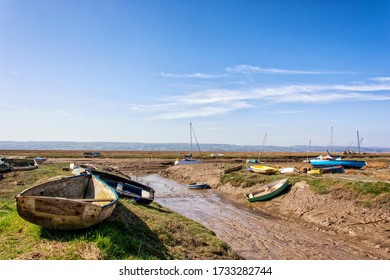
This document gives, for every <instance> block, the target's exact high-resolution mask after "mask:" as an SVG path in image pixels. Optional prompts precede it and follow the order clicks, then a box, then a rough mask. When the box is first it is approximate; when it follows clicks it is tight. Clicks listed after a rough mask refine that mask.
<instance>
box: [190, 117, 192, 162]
mask: <svg viewBox="0 0 390 280" xmlns="http://www.w3.org/2000/svg"><path fill="white" fill-rule="evenodd" d="M190 147H191V157H192V123H190Z"/></svg>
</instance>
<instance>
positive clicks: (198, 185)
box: [187, 182, 208, 189]
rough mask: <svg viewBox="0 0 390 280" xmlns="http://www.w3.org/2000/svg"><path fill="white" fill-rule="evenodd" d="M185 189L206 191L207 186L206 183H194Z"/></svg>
mask: <svg viewBox="0 0 390 280" xmlns="http://www.w3.org/2000/svg"><path fill="white" fill-rule="evenodd" d="M187 187H188V188H189V189H207V188H208V185H207V183H203V182H196V183H190V184H187Z"/></svg>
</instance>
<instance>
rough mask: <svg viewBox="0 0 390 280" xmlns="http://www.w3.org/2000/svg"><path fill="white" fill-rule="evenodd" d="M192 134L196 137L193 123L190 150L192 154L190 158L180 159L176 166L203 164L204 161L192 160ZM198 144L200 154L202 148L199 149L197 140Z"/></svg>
mask: <svg viewBox="0 0 390 280" xmlns="http://www.w3.org/2000/svg"><path fill="white" fill-rule="evenodd" d="M192 134H194V136H195V132H194V129H193V127H192V123H190V150H191V152H190V154H189V155H188V156H186V157H184V158H183V159H180V160H179V159H176V160H175V163H174V165H182V164H200V163H203V162H202V160H199V159H193V158H192ZM195 140H196V136H195ZM196 144H197V145H198V149H199V152H200V148H199V144H198V141H197V140H196Z"/></svg>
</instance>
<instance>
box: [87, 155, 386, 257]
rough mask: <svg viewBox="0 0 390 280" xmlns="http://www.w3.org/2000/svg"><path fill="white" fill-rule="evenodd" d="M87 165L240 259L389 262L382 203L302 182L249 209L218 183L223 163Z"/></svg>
mask: <svg viewBox="0 0 390 280" xmlns="http://www.w3.org/2000/svg"><path fill="white" fill-rule="evenodd" d="M80 161H82V159H80ZM84 161H85V160H84ZM91 163H92V164H97V165H101V166H105V167H107V166H108V167H110V168H113V169H115V170H119V171H121V172H122V173H124V174H126V175H128V176H131V177H133V178H135V179H136V180H138V181H141V182H143V183H145V184H148V185H150V186H151V187H153V188H154V189H155V190H156V194H155V202H157V203H159V204H161V205H163V206H165V207H168V208H170V209H172V210H174V211H176V212H178V213H180V214H182V215H183V216H187V217H189V218H191V219H193V220H195V221H198V222H199V223H201V224H203V225H204V226H206V227H208V228H209V229H210V230H212V231H214V232H215V234H216V235H217V236H218V237H219V238H220V239H221V240H223V241H225V242H226V243H227V244H229V245H230V246H231V247H232V248H233V249H234V250H235V251H236V252H237V253H239V254H240V255H241V256H243V257H244V258H247V259H276V260H278V259H281V260H283V259H286V260H287V259H298V260H305V259H330V260H331V259H338V260H343V259H351V260H353V259H362V260H365V259H390V241H389V240H390V207H389V203H388V202H389V199H388V198H386V197H384V198H383V201H382V202H383V203H382V202H379V203H378V205H377V207H365V206H364V204H362V203H360V202H359V201H357V200H356V198H355V197H353V196H352V194H350V193H348V191H346V190H345V189H337V188H336V189H334V190H332V191H331V192H330V193H329V194H326V195H318V194H315V193H313V191H311V189H310V187H309V185H308V184H307V183H306V182H305V176H302V180H300V181H299V182H297V183H295V184H293V185H292V186H290V188H289V189H288V190H287V191H286V192H285V193H283V194H282V195H280V196H278V197H275V198H273V199H272V200H270V201H267V202H256V203H249V202H248V201H247V200H246V198H245V196H244V193H245V192H246V191H248V190H249V189H248V188H241V187H236V186H232V185H230V184H229V183H227V184H222V183H221V180H220V178H221V171H222V170H223V163H215V162H213V163H205V164H200V165H192V166H173V162H170V161H167V160H158V159H141V160H140V159H124V160H122V159H102V160H94V161H93V162H91ZM387 173H388V170H385V169H377V168H375V169H374V168H373V169H371V170H370V169H368V170H361V171H359V172H354V171H353V172H350V173H347V174H342V176H343V177H349V179H351V180H354V179H355V178H358V179H359V180H360V179H362V178H364V179H366V180H375V179H376V178H379V179H382V178H384V179H386V180H388V179H387V178H388V177H386V176H388V175H386V174H387ZM370 174H374V175H375V176H374V177H370V176H368V175H370ZM359 176H361V177H359ZM378 176H379V177H378ZM197 181H202V182H206V183H207V184H208V185H209V186H210V187H211V188H210V189H206V190H190V189H188V188H187V187H186V185H185V184H187V183H189V182H197Z"/></svg>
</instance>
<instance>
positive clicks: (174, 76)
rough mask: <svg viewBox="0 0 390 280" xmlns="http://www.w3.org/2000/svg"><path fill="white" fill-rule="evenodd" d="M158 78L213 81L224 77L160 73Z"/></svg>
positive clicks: (203, 74) (201, 74)
mask: <svg viewBox="0 0 390 280" xmlns="http://www.w3.org/2000/svg"><path fill="white" fill-rule="evenodd" d="M160 76H162V77H164V78H175V79H192V78H194V79H215V78H221V77H224V75H211V74H205V73H182V74H179V73H166V72H160Z"/></svg>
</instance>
